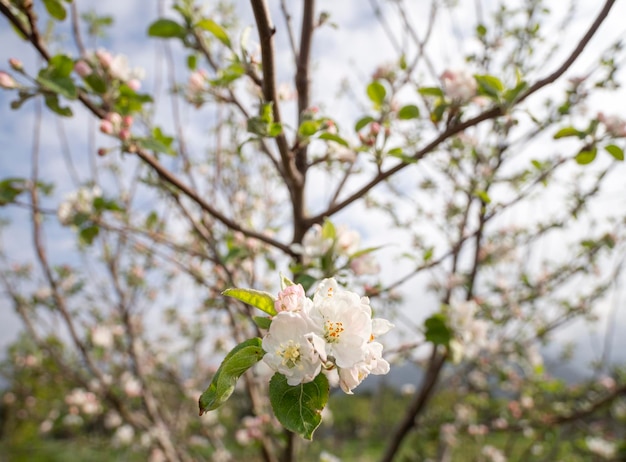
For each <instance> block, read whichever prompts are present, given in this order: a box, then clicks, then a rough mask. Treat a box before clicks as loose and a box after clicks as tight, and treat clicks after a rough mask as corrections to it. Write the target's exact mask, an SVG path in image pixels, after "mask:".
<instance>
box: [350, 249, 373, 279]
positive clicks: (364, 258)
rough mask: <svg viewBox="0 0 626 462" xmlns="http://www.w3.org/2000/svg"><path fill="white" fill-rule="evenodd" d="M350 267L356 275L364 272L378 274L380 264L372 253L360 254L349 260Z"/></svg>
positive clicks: (364, 273)
mask: <svg viewBox="0 0 626 462" xmlns="http://www.w3.org/2000/svg"><path fill="white" fill-rule="evenodd" d="M350 269H351V270H352V271H353V272H354V274H356V275H357V276H362V275H366V274H378V273H379V272H380V265H379V264H378V261H377V260H376V258H375V257H374V256H373V255H372V254H369V253H368V254H364V255H361V256H359V257H357V258H355V259H354V260H352V261H351V262H350Z"/></svg>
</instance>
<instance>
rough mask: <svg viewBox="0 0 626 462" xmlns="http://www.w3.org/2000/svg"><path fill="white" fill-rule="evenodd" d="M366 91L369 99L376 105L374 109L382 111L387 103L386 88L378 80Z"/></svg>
mask: <svg viewBox="0 0 626 462" xmlns="http://www.w3.org/2000/svg"><path fill="white" fill-rule="evenodd" d="M366 91H367V96H368V98H369V99H370V101H371V102H372V103H374V109H376V110H380V109H381V108H382V105H383V103H384V102H385V96H387V90H386V89H385V86H384V85H383V84H382V83H380V82H379V81H378V80H375V81H373V82H372V83H370V84H369V85H368V86H367V90H366Z"/></svg>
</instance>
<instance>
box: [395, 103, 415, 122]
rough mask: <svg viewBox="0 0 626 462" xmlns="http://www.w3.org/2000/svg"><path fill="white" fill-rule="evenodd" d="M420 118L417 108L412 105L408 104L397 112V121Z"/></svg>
mask: <svg viewBox="0 0 626 462" xmlns="http://www.w3.org/2000/svg"><path fill="white" fill-rule="evenodd" d="M419 116H420V110H419V108H418V107H417V106H416V105H414V104H408V105H406V106H404V107H403V108H402V109H400V110H399V111H398V119H400V120H410V119H417V118H418V117H419Z"/></svg>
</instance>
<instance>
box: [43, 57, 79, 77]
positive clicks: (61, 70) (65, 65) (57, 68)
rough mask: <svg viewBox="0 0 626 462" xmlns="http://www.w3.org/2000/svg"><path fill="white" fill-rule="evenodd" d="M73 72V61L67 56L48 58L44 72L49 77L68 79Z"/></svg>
mask: <svg viewBox="0 0 626 462" xmlns="http://www.w3.org/2000/svg"><path fill="white" fill-rule="evenodd" d="M73 70H74V60H73V59H72V58H70V57H69V56H65V55H55V56H53V57H52V58H50V61H49V62H48V67H47V69H46V70H45V72H46V75H47V76H49V77H69V76H70V74H71V73H72V71H73Z"/></svg>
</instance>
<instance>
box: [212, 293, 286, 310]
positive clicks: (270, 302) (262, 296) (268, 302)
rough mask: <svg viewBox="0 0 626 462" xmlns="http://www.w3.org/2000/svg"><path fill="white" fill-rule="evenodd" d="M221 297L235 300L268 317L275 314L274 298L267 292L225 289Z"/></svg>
mask: <svg viewBox="0 0 626 462" xmlns="http://www.w3.org/2000/svg"><path fill="white" fill-rule="evenodd" d="M222 295H226V296H227V297H233V298H236V299H237V300H240V301H242V302H244V303H247V304H248V305H250V306H253V307H255V308H258V309H259V310H261V311H264V312H265V313H267V314H269V315H270V316H274V315H275V314H276V308H275V307H274V297H272V295H271V294H268V293H267V292H262V291H260V290H254V289H226V290H225V291H224V292H222Z"/></svg>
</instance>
